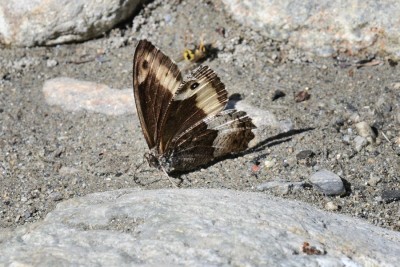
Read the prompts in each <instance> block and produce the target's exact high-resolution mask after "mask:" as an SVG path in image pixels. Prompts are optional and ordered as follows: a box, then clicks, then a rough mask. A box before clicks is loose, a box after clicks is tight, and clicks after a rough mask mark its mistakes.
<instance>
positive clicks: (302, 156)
mask: <svg viewBox="0 0 400 267" xmlns="http://www.w3.org/2000/svg"><path fill="white" fill-rule="evenodd" d="M314 155H315V153H314V151H312V150H302V151H300V152H299V153H297V155H296V159H297V163H298V164H303V165H306V166H308V167H310V166H314V165H315V164H316V163H315V162H314V161H313V160H312V159H313V157H314Z"/></svg>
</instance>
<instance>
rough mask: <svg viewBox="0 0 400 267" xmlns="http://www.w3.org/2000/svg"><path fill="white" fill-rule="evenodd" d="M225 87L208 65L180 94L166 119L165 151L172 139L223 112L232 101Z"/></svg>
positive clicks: (185, 85) (188, 81)
mask: <svg viewBox="0 0 400 267" xmlns="http://www.w3.org/2000/svg"><path fill="white" fill-rule="evenodd" d="M227 95H228V93H227V92H226V90H225V86H224V84H223V83H222V82H221V80H220V79H219V78H218V76H217V75H216V74H215V72H214V71H212V70H211V69H210V68H208V67H207V66H202V67H199V68H198V69H197V70H195V71H194V73H193V74H192V75H191V76H190V77H189V78H188V80H187V81H185V82H183V83H182V84H181V85H180V86H179V88H178V90H177V91H176V93H175V95H174V97H173V98H172V102H171V104H170V107H169V108H168V113H167V116H166V123H165V131H164V134H163V137H162V143H161V148H162V149H161V150H162V151H165V150H166V149H167V148H168V146H169V144H170V141H171V140H172V138H173V137H174V136H176V135H179V134H180V133H182V132H184V131H185V130H186V129H188V128H189V127H191V126H192V125H194V124H196V123H198V122H200V121H201V120H203V119H205V118H206V117H209V116H212V115H215V114H217V113H219V112H220V111H222V110H223V109H224V108H225V106H226V103H227V101H228V96H227Z"/></svg>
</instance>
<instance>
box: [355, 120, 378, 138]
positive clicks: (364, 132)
mask: <svg viewBox="0 0 400 267" xmlns="http://www.w3.org/2000/svg"><path fill="white" fill-rule="evenodd" d="M355 126H356V129H357V132H358V134H359V135H360V136H362V137H365V138H367V141H369V142H371V143H373V142H375V139H376V134H375V132H374V131H373V130H372V128H371V126H369V124H368V123H367V122H365V121H361V122H359V123H357V124H356V125H355Z"/></svg>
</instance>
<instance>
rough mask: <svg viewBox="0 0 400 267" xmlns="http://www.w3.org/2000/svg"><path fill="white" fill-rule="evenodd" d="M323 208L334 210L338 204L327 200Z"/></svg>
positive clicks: (337, 207)
mask: <svg viewBox="0 0 400 267" xmlns="http://www.w3.org/2000/svg"><path fill="white" fill-rule="evenodd" d="M325 209H326V210H329V211H335V210H338V209H339V206H338V205H336V204H335V203H333V202H332V201H329V202H327V203H326V204H325Z"/></svg>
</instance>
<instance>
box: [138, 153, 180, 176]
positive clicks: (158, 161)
mask: <svg viewBox="0 0 400 267" xmlns="http://www.w3.org/2000/svg"><path fill="white" fill-rule="evenodd" d="M144 157H145V158H146V160H147V162H148V163H149V166H150V167H154V168H157V169H159V170H163V171H165V172H167V173H168V172H170V171H172V170H173V168H171V167H170V163H169V162H168V161H167V158H166V157H165V155H160V154H158V153H153V151H150V152H147V153H145V154H144Z"/></svg>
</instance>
